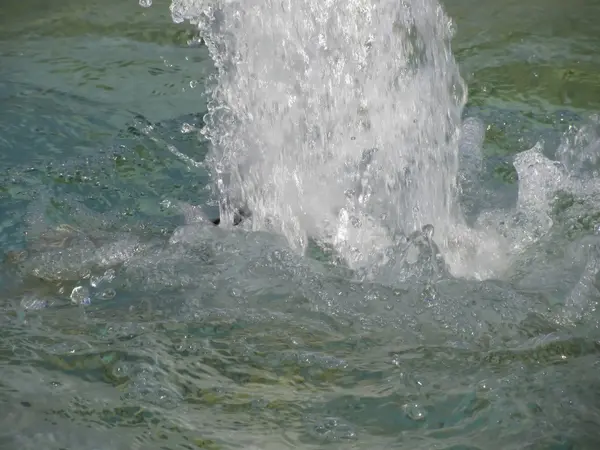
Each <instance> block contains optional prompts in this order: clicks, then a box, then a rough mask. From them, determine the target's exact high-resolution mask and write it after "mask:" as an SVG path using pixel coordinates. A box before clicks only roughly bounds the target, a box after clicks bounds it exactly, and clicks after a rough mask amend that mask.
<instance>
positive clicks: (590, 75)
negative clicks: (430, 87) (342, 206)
mask: <svg viewBox="0 0 600 450" xmlns="http://www.w3.org/2000/svg"><path fill="white" fill-rule="evenodd" d="M414 4H416V2H415V3H414ZM444 7H445V8H446V12H447V15H448V16H449V17H451V18H452V20H453V22H454V26H455V27H456V36H455V38H454V40H453V42H452V48H453V51H454V56H455V57H456V60H457V62H458V67H459V69H460V72H461V74H462V76H463V78H464V79H465V82H466V83H467V87H468V94H469V95H468V101H467V104H466V106H465V108H464V110H462V111H460V113H461V116H462V117H463V118H475V119H477V120H478V121H480V122H482V123H483V124H484V128H485V140H484V142H483V145H482V146H481V147H480V150H481V152H482V158H483V166H482V170H481V174H480V175H478V176H477V180H478V183H480V184H478V185H477V186H476V189H475V191H474V192H475V194H476V195H475V194H473V191H469V190H468V189H466V194H469V193H471V194H473V195H470V196H469V195H465V196H464V198H461V200H460V201H461V202H462V203H463V209H464V211H465V216H466V219H465V223H466V224H467V226H475V225H474V224H480V225H479V226H480V227H482V228H481V229H487V228H485V227H486V226H488V225H486V224H489V223H491V224H492V225H493V227H492V225H490V227H492V228H493V229H494V230H496V231H497V232H498V234H499V235H503V236H504V237H506V239H507V240H506V241H499V242H509V243H512V244H514V245H515V246H520V247H519V248H520V249H522V251H519V252H516V251H515V252H513V253H510V258H508V256H507V257H506V258H504V257H503V258H504V259H502V258H500V259H501V261H500V262H502V264H500V266H501V267H502V270H498V271H497V272H493V274H494V275H493V276H488V277H477V276H474V275H475V274H476V273H478V270H479V266H478V265H477V264H479V263H481V264H480V265H485V264H487V263H488V262H489V260H488V259H479V260H477V259H475V260H474V261H479V263H477V264H476V263H472V264H471V265H468V266H465V267H467V269H468V270H467V269H465V270H464V273H462V275H464V276H453V275H452V274H449V273H446V272H444V271H441V272H440V266H439V265H438V263H439V261H438V259H437V254H436V250H435V247H432V246H431V245H430V244H431V242H430V240H428V237H427V235H426V234H424V235H422V236H420V237H415V238H414V239H413V240H412V241H410V242H411V243H412V244H410V245H412V247H411V249H413V250H411V251H412V252H413V253H411V255H413V256H414V255H415V254H416V256H414V261H413V263H411V265H409V266H407V267H408V269H406V268H405V267H404V266H402V267H401V269H402V271H400V270H399V269H398V267H400V266H394V267H391V268H390V267H383V268H381V269H380V270H379V271H376V273H375V275H374V276H371V277H370V278H369V279H367V280H364V279H360V277H359V276H357V274H356V273H355V272H354V271H353V270H352V267H349V266H350V265H349V264H346V263H344V262H343V261H342V262H340V261H339V258H338V256H339V255H336V254H335V252H332V251H331V249H330V248H329V247H327V246H323V245H318V243H316V242H312V241H311V242H309V243H308V248H307V249H306V251H305V254H303V255H302V254H299V253H298V252H297V251H295V249H294V248H292V246H290V243H289V242H288V241H286V239H285V238H284V237H283V236H279V235H277V233H271V232H268V231H265V230H264V229H262V230H261V229H258V230H257V229H254V230H252V229H250V228H248V227H247V228H243V227H242V228H240V229H237V228H236V229H233V228H231V227H213V226H212V225H210V224H208V223H206V220H205V219H206V218H213V217H216V216H217V214H219V205H218V202H217V200H216V199H215V197H214V195H212V194H211V192H212V191H211V189H210V188H211V183H210V178H209V172H210V168H209V167H206V166H203V165H202V164H200V163H201V162H202V161H203V160H204V158H205V157H206V155H207V152H209V144H208V142H207V141H206V139H205V138H204V137H203V136H202V135H200V134H199V133H198V130H199V129H200V128H201V127H202V126H203V116H204V114H205V113H206V111H207V105H206V103H207V98H206V95H205V94H204V86H205V84H206V80H207V77H208V76H209V75H210V74H212V73H214V64H213V62H212V61H211V59H210V55H209V52H208V50H207V48H206V47H205V46H204V45H203V44H202V43H201V40H200V39H199V34H198V32H197V31H196V30H195V28H194V27H193V26H192V25H190V24H189V23H185V22H184V23H181V24H175V23H173V21H172V18H171V15H170V11H169V2H166V1H154V3H153V4H152V6H151V7H150V8H142V7H140V6H139V5H138V4H137V3H135V2H128V3H127V2H126V3H124V2H117V1H113V0H110V1H105V2H102V3H97V2H91V1H83V2H74V1H68V0H61V1H60V2H53V3H51V4H50V3H47V2H39V1H31V0H22V1H19V2H17V1H14V0H8V1H4V2H3V3H2V5H0V41H1V44H2V45H1V46H0V99H1V104H2V108H1V110H0V166H1V170H0V211H1V212H2V215H1V216H0V217H1V220H0V244H1V246H2V250H3V251H4V253H5V259H4V263H3V265H2V266H1V268H0V286H1V292H2V293H1V294H0V311H1V315H0V335H1V340H0V342H1V344H0V374H1V377H0V380H1V381H0V405H1V410H2V411H3V414H2V415H0V447H2V448H7V449H13V448H14V449H17V448H19V449H24V448H25V449H27V448H31V449H34V448H35V449H38V448H47V449H62V448H78V449H101V448H102V449H104V448H106V449H131V448H139V449H153V448H156V449H164V448H169V449H176V448H188V449H189V448H205V449H226V448H253V449H271V448H272V449H282V448H357V449H358V448H360V449H363V448H364V449H379V448H381V449H384V448H385V449H389V448H398V449H404V448H407V449H408V448H410V449H416V448H418V449H421V448H422V449H433V448H438V449H453V450H458V449H469V450H475V449H482V450H483V449H496V448H497V449H540V450H555V449H594V448H597V446H598V444H599V443H600V441H599V439H598V432H597V429H598V428H597V427H598V425H600V416H599V414H600V410H599V408H598V405H599V402H600V397H599V395H600V388H599V386H598V381H597V380H598V377H597V367H598V361H599V359H598V352H599V347H598V339H599V338H600V336H599V333H598V313H597V311H596V305H597V301H598V299H599V296H600V292H599V291H598V282H597V279H596V278H597V274H598V270H599V269H598V264H599V262H600V259H599V258H600V254H599V253H598V244H600V242H599V241H598V237H597V230H598V225H599V224H600V212H599V211H600V208H599V207H598V205H599V203H598V196H597V194H598V192H599V191H598V190H597V187H596V185H595V183H594V178H595V177H596V173H595V172H594V171H595V170H597V160H596V156H597V154H598V150H600V145H599V144H598V134H597V133H598V122H597V118H596V117H595V116H594V114H596V113H597V112H598V109H599V106H600V78H598V75H597V74H598V73H600V72H599V71H600V56H598V53H597V51H596V49H597V48H598V45H600V38H599V36H600V22H598V20H596V19H597V18H598V17H600V15H599V14H600V3H599V2H596V1H585V2H584V1H578V2H574V3H573V2H572V3H569V4H568V5H567V4H566V3H563V2H558V1H554V2H550V3H549V2H547V1H546V2H542V1H538V0H534V1H528V2H516V1H515V2H512V1H505V2H491V1H487V0H486V1H484V2H481V1H479V2H474V1H472V0H456V1H455V0H448V1H447V2H445V3H444ZM240 97H241V96H240ZM438 103H439V102H438ZM438 103H435V102H432V105H436V104H438ZM480 122H477V123H480ZM465 123H467V122H465ZM416 126H426V121H425V122H423V124H422V123H420V122H419V123H417V125H416ZM536 143H539V145H538V147H537V149H538V150H539V152H535V151H534V152H530V153H525V154H523V153H521V156H520V159H519V158H517V159H516V160H515V155H518V154H519V153H520V152H524V151H527V150H529V149H531V148H532V147H534V146H535V145H536ZM542 155H544V156H543V157H542ZM544 158H549V159H550V160H556V161H562V162H564V164H565V166H566V169H565V170H566V172H561V170H563V169H562V168H560V167H559V168H557V167H555V166H554V165H553V164H552V163H551V162H550V161H549V160H548V159H544ZM515 161H516V163H515ZM515 166H516V168H515ZM518 170H520V172H519V174H520V177H521V180H520V184H519V183H518V180H517V178H518V176H517V171H518ZM565 173H566V175H565ZM560 177H564V178H565V180H562V179H559V178H560ZM474 179H475V178H470V180H474ZM523 180H529V181H528V183H525V182H524V181H523ZM467 188H468V186H467ZM556 191H560V192H559V193H558V194H557V193H556ZM519 193H520V195H521V197H520V198H519V197H518V195H519ZM527 193H529V194H530V195H529V196H527V195H526V194H527ZM323 195H325V194H323ZM519 201H520V202H521V203H519ZM519 204H520V205H521V206H522V207H523V208H522V210H521V213H522V214H521V215H519V214H517V215H516V218H515V217H513V216H511V214H512V213H510V211H513V210H514V208H515V207H516V206H515V205H519ZM523 205H524V206H523ZM536 208H537V209H536ZM507 211H508V212H507ZM523 211H525V212H527V213H531V214H529V215H528V214H524V213H523ZM538 213H539V214H538ZM523 217H525V218H524V219H522V218H523ZM547 217H548V218H550V219H551V222H549V223H547V222H544V220H545V218H547ZM532 218H533V219H532ZM534 219H535V220H534ZM538 219H539V221H538ZM543 219H544V220H543ZM519 220H522V222H519ZM482 224H483V225H482ZM503 227H504V228H503ZM435 228H436V233H435V234H434V236H433V240H434V241H435V240H436V239H437V237H438V233H439V230H440V229H441V228H443V227H442V226H441V224H437V223H436V224H435ZM498 230H499V231H498ZM523 230H525V231H523ZM503 233H504V234H503ZM469 236H471V235H469ZM473 239H475V238H473ZM478 242H479V241H478ZM485 242H488V241H485ZM494 242H495V241H494ZM517 244H518V245H517ZM440 245H441V243H440ZM462 245H465V246H466V244H465V243H463V244H462ZM478 245H479V244H478ZM486 248H487V247H486ZM490 248H491V251H490V252H488V253H485V252H484V253H483V254H484V255H488V256H489V258H492V257H494V255H496V249H497V247H494V246H491V247H490ZM486 258H488V257H487V256H486ZM482 267H483V266H482ZM490 267H492V268H494V267H496V266H495V265H491V263H490ZM486 273H489V272H486ZM372 275H373V274H372ZM470 275H473V276H470ZM478 278H479V279H478ZM480 278H487V279H484V280H481V279H480Z"/></svg>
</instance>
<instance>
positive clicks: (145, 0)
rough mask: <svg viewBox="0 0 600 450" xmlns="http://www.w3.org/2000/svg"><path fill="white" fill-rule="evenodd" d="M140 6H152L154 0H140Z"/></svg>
mask: <svg viewBox="0 0 600 450" xmlns="http://www.w3.org/2000/svg"><path fill="white" fill-rule="evenodd" d="M140 6H141V7H142V8H150V7H151V6H152V0H140Z"/></svg>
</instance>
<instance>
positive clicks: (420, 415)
mask: <svg viewBox="0 0 600 450" xmlns="http://www.w3.org/2000/svg"><path fill="white" fill-rule="evenodd" d="M402 409H403V410H404V414H406V416H407V417H408V418H409V419H411V420H415V421H421V420H425V418H426V417H427V413H426V411H425V408H423V407H422V406H421V405H419V404H418V403H407V404H406V405H404V406H403V408H402Z"/></svg>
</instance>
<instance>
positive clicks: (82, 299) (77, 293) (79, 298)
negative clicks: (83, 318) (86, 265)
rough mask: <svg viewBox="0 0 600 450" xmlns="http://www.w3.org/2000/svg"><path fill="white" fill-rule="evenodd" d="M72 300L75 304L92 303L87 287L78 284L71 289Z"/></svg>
mask: <svg viewBox="0 0 600 450" xmlns="http://www.w3.org/2000/svg"><path fill="white" fill-rule="evenodd" d="M71 302H73V303H74V304H75V305H89V304H90V293H89V291H88V290H87V288H85V287H83V286H76V287H74V288H73V291H71Z"/></svg>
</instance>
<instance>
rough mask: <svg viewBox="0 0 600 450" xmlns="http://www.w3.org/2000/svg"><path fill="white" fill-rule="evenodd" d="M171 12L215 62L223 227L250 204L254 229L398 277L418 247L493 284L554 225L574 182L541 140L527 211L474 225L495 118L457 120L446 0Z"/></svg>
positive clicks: (213, 2) (211, 125) (529, 175)
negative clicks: (566, 185) (471, 215)
mask: <svg viewBox="0 0 600 450" xmlns="http://www.w3.org/2000/svg"><path fill="white" fill-rule="evenodd" d="M171 12H172V16H173V19H174V20H175V21H176V22H182V21H184V20H188V21H190V22H192V23H194V24H196V25H197V26H198V28H199V30H200V32H201V34H202V36H203V38H204V40H205V42H206V44H207V46H208V48H209V51H210V53H211V55H212V58H213V60H214V63H215V66H216V68H217V74H216V75H215V77H214V79H213V80H212V84H210V85H209V87H208V93H209V97H210V101H209V106H208V111H209V112H208V114H207V116H206V117H205V122H206V125H205V128H204V130H203V134H204V135H205V136H206V137H207V138H208V139H209V140H210V141H211V142H212V150H211V154H210V156H209V158H208V162H209V165H210V166H211V168H212V170H213V175H214V179H215V181H216V186H217V195H218V197H219V199H220V213H221V216H222V217H223V218H224V220H223V221H222V222H224V223H231V222H232V221H233V216H234V214H235V212H236V211H237V209H238V208H239V207H240V206H244V207H247V208H248V209H249V210H250V211H252V221H251V222H250V225H247V226H251V227H252V228H253V229H255V230H264V229H267V230H271V231H274V232H277V233H280V234H283V235H284V236H285V237H286V238H287V240H288V241H289V243H290V244H291V246H292V247H294V248H295V249H297V250H299V251H304V250H305V249H306V248H307V245H308V241H309V239H312V240H314V241H316V242H318V243H320V244H321V245H324V246H327V247H331V248H333V249H334V251H335V252H336V253H337V254H338V255H339V256H340V257H341V258H342V259H343V260H344V261H345V262H346V263H347V264H348V265H349V266H350V267H352V268H353V269H356V270H357V273H361V274H363V275H365V276H367V277H372V276H374V275H375V274H377V275H378V276H379V277H381V276H384V274H385V275H386V276H387V277H388V278H389V279H398V278H403V274H408V275H414V273H415V264H417V263H416V262H417V261H419V259H420V258H421V257H423V255H428V256H426V259H427V261H428V262H427V263H426V265H428V269H427V270H425V271H423V270H421V269H418V270H417V272H419V271H420V272H422V273H426V274H427V276H431V275H432V274H433V273H451V274H452V275H455V276H463V277H473V278H478V279H484V278H489V277H493V276H496V275H497V274H498V273H500V272H502V271H503V270H504V269H506V267H508V265H509V256H510V254H511V253H513V254H514V253H515V252H520V251H522V250H523V247H524V243H530V242H532V241H534V240H535V239H536V238H538V237H539V236H540V235H541V234H543V233H545V232H547V231H548V230H549V228H550V227H551V225H552V221H551V220H550V218H549V217H548V214H547V209H548V202H549V200H550V198H551V196H552V194H553V193H554V189H555V188H559V187H560V185H561V183H562V180H563V179H564V176H563V175H562V172H560V169H559V168H558V167H557V165H556V164H555V163H553V162H551V161H548V160H547V159H545V157H544V156H543V155H542V154H541V152H540V151H539V148H537V147H536V148H534V149H532V150H530V151H529V152H525V153H523V154H522V155H519V157H518V158H517V160H516V161H515V167H516V169H517V172H518V175H519V185H520V186H519V190H520V192H519V199H518V203H517V210H516V214H512V213H511V214H512V215H511V214H509V215H508V218H507V215H506V213H504V212H498V211H495V212H493V213H490V212H484V213H483V214H482V215H481V216H480V217H479V219H478V220H476V221H475V225H474V227H469V226H467V224H466V220H465V218H464V216H463V211H462V210H461V209H462V207H464V205H463V206H461V204H460V203H459V198H460V197H461V195H462V194H466V195H477V192H478V190H479V185H478V181H477V180H478V178H479V176H480V172H481V170H482V166H483V162H482V161H483V156H482V149H481V147H482V144H483V140H484V135H485V126H484V124H483V123H482V122H480V121H479V120H478V119H475V118H470V119H467V120H466V121H465V122H464V123H463V124H462V127H461V122H460V117H461V112H462V109H463V107H464V105H465V102H466V89H465V86H464V82H463V80H462V78H461V77H460V74H459V70H458V67H457V63H456V62H455V60H454V57H453V55H452V52H451V48H450V39H451V38H452V34H453V26H452V22H451V20H450V19H449V18H448V17H447V16H446V14H445V13H444V11H443V9H442V7H441V6H440V5H439V4H438V3H437V2H436V1H435V0H404V1H401V2H397V1H393V0H353V1H339V0H329V1H326V2H323V1H320V0H302V1H300V2H291V1H285V0H282V1H264V0H249V1H246V2H244V3H243V4H242V3H241V2H237V1H224V0H173V2H172V5H171ZM467 209H468V206H467ZM506 223H509V224H510V227H511V229H510V232H508V233H506V232H505V230H504V229H503V227H504V228H505V227H506ZM434 230H435V242H433V236H434ZM415 249H417V250H415ZM415 251H416V253H417V254H418V256H417V257H411V256H410V255H411V254H413V253H415ZM419 255H420V256H419Z"/></svg>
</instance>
